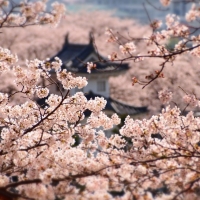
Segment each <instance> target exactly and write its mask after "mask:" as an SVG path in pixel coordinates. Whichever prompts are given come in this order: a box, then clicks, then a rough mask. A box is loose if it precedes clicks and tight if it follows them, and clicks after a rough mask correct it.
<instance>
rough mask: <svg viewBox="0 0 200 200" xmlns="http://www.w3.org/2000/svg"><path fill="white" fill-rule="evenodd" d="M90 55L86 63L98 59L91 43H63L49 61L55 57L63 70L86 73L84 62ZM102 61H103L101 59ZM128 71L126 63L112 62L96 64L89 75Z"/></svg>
mask: <svg viewBox="0 0 200 200" xmlns="http://www.w3.org/2000/svg"><path fill="white" fill-rule="evenodd" d="M90 55H93V56H92V57H91V59H90V60H88V62H95V63H96V61H97V60H95V58H94V57H96V58H99V56H100V55H98V53H97V52H96V50H95V48H94V46H93V43H92V41H90V42H89V44H70V43H68V42H67V43H65V44H64V45H63V48H62V49H61V50H60V51H59V52H58V53H57V54H56V55H55V56H54V57H53V58H52V59H51V61H52V60H54V58H55V57H58V58H60V59H61V60H62V62H63V65H62V68H63V69H67V70H68V71H70V72H73V73H88V72H87V65H86V63H85V62H86V61H85V60H87V59H88V57H89V56H90ZM101 59H102V60H105V59H104V58H103V57H101ZM128 69H129V65H128V64H127V63H124V64H118V63H114V62H112V63H111V62H103V61H101V62H97V63H96V68H95V69H92V70H91V73H92V74H94V73H101V72H102V73H104V72H111V73H113V72H121V71H126V70H128Z"/></svg>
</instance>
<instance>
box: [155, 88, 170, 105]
mask: <svg viewBox="0 0 200 200" xmlns="http://www.w3.org/2000/svg"><path fill="white" fill-rule="evenodd" d="M158 97H159V99H160V101H161V102H162V103H163V104H167V103H169V102H170V101H171V100H172V92H170V91H168V90H162V91H160V92H159V93H158Z"/></svg>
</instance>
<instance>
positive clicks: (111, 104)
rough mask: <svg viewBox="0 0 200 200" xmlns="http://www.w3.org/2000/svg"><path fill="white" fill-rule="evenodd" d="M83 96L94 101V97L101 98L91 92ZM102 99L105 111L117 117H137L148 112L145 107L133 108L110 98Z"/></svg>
mask: <svg viewBox="0 0 200 200" xmlns="http://www.w3.org/2000/svg"><path fill="white" fill-rule="evenodd" d="M85 96H86V98H87V99H88V100H89V99H94V98H95V97H102V96H101V95H98V94H94V93H93V92H89V93H88V94H86V95H85ZM104 99H105V100H106V101H107V104H106V107H105V110H108V111H112V112H115V113H117V114H119V115H138V114H143V113H146V112H148V108H147V107H146V106H143V107H135V106H130V105H127V104H125V103H122V102H119V101H116V100H114V99H112V98H106V97H104Z"/></svg>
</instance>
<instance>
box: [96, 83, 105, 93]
mask: <svg viewBox="0 0 200 200" xmlns="http://www.w3.org/2000/svg"><path fill="white" fill-rule="evenodd" d="M97 91H98V92H105V91H106V82H105V81H97Z"/></svg>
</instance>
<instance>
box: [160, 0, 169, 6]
mask: <svg viewBox="0 0 200 200" xmlns="http://www.w3.org/2000/svg"><path fill="white" fill-rule="evenodd" d="M160 2H161V4H162V5H163V6H169V5H170V3H171V0H160Z"/></svg>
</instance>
